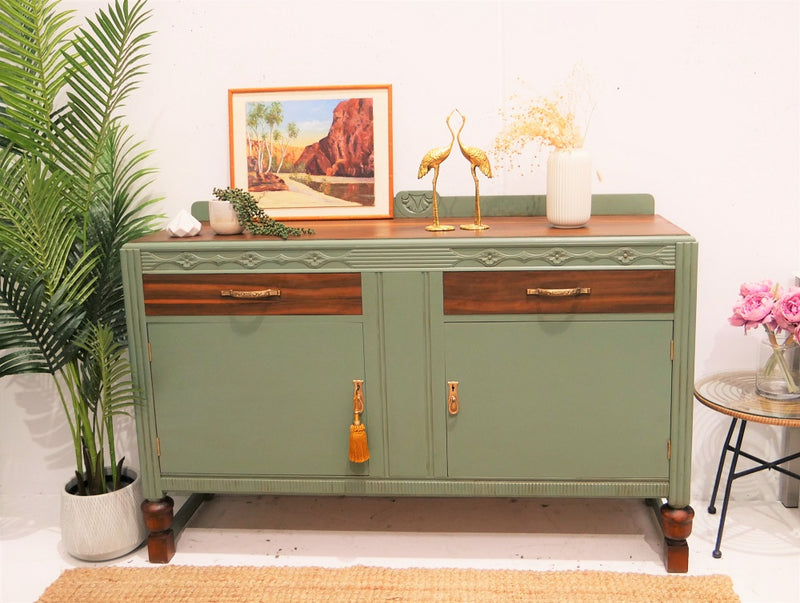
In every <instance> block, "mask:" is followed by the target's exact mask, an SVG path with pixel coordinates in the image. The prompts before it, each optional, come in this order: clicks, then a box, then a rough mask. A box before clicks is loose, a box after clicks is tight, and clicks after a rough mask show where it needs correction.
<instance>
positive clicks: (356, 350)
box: [148, 316, 380, 476]
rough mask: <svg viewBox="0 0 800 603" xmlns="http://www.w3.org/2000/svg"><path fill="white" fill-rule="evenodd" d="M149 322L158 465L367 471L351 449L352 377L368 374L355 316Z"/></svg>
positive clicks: (235, 471)
mask: <svg viewBox="0 0 800 603" xmlns="http://www.w3.org/2000/svg"><path fill="white" fill-rule="evenodd" d="M148 332H149V338H150V343H151V349H152V368H151V371H152V382H153V397H154V399H155V400H157V401H158V403H157V404H156V408H155V414H156V424H157V431H158V437H159V440H160V449H161V457H160V465H161V472H162V473H163V474H165V475H170V474H206V475H320V476H332V475H361V474H366V473H368V468H369V462H367V463H364V464H354V463H350V461H349V460H348V458H347V455H348V442H349V434H350V429H349V426H350V424H351V423H352V421H353V379H364V364H363V363H364V361H363V353H364V343H363V329H362V324H361V323H360V322H358V321H348V320H344V319H341V318H339V317H331V318H314V317H312V318H299V317H280V318H276V317H263V316H262V317H219V318H213V319H211V318H209V319H205V320H196V321H189V320H184V321H180V322H174V321H173V322H169V323H167V322H156V323H151V324H149V325H148ZM364 387H365V390H364V391H365V395H366V399H367V406H366V412H365V413H364V415H363V418H364V422H365V423H366V424H367V425H370V419H371V416H370V404H369V400H370V398H369V396H370V387H369V384H368V383H365V385H364ZM375 414H376V419H377V417H379V416H380V414H379V413H375ZM378 457H380V454H379V455H378Z"/></svg>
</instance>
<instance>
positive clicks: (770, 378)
mask: <svg viewBox="0 0 800 603" xmlns="http://www.w3.org/2000/svg"><path fill="white" fill-rule="evenodd" d="M758 356H759V358H758V369H757V370H756V393H757V394H758V395H760V396H764V397H765V398H770V399H772V400H793V399H795V398H800V348H799V347H798V345H797V342H796V341H792V342H791V343H790V344H788V345H787V344H785V343H776V344H773V343H771V342H770V341H762V342H761V344H760V346H759V355H758Z"/></svg>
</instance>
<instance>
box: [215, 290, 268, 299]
mask: <svg viewBox="0 0 800 603" xmlns="http://www.w3.org/2000/svg"><path fill="white" fill-rule="evenodd" d="M219 295H220V297H235V298H237V299H266V298H268V297H280V296H281V290H280V289H259V290H257V291H237V290H236V289H223V290H222V291H220V292H219Z"/></svg>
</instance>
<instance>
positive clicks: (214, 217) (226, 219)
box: [208, 201, 244, 235]
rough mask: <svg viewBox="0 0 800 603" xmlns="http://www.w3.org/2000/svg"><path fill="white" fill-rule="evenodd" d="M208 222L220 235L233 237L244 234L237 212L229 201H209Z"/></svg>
mask: <svg viewBox="0 0 800 603" xmlns="http://www.w3.org/2000/svg"><path fill="white" fill-rule="evenodd" d="M208 222H209V224H210V225H211V230H213V231H214V232H215V233H217V234H218V235H233V234H239V233H240V232H242V230H244V229H243V227H242V225H241V224H239V217H238V216H237V215H236V210H234V209H233V205H232V204H231V203H229V202H228V201H209V202H208Z"/></svg>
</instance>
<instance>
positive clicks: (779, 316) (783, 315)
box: [773, 287, 800, 332]
mask: <svg viewBox="0 0 800 603" xmlns="http://www.w3.org/2000/svg"><path fill="white" fill-rule="evenodd" d="M773 314H774V315H775V321H776V322H777V323H778V326H779V327H780V328H781V329H784V330H786V331H790V332H791V331H795V330H796V328H797V327H798V325H800V287H789V288H788V289H787V290H786V293H784V295H783V296H781V297H780V298H779V299H778V301H777V303H776V304H775V309H774V311H773Z"/></svg>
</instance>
